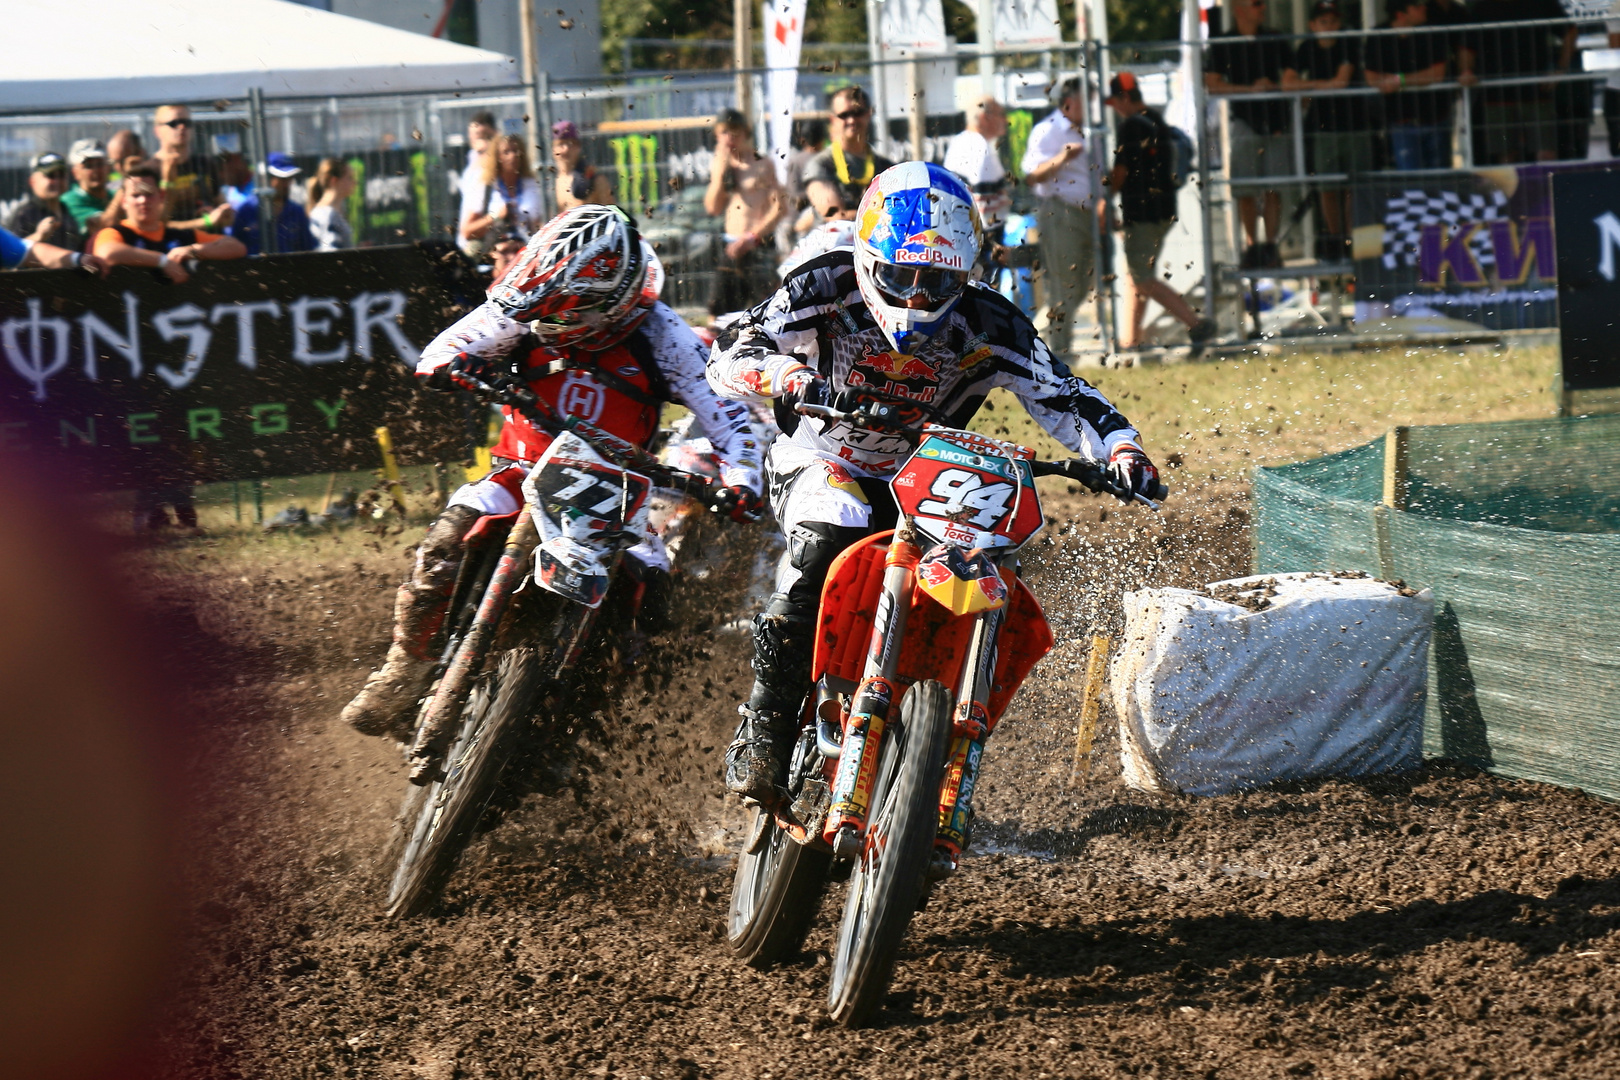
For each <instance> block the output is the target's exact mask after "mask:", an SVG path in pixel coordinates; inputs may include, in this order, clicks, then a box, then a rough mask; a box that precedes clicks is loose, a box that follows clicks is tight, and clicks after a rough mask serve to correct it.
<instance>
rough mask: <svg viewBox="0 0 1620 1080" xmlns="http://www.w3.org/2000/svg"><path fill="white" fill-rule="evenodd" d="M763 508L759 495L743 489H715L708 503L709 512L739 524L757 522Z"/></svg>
mask: <svg viewBox="0 0 1620 1080" xmlns="http://www.w3.org/2000/svg"><path fill="white" fill-rule="evenodd" d="M764 506H765V503H764V501H763V500H762V499H761V498H760V497H759V493H758V492H756V491H752V490H750V489H748V488H745V487H722V488H717V489H715V492H714V496H713V498H711V499H710V501H709V509H710V510H712V511H714V512H715V513H716V514H724V515H726V516H727V517H729V518H730V519H731V520H732V521H736V522H739V523H745V522H749V521H758V520H759V515H760V512H761V511H762V510H763V509H764Z"/></svg>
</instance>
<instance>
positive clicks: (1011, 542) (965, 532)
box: [890, 432, 1046, 550]
mask: <svg viewBox="0 0 1620 1080" xmlns="http://www.w3.org/2000/svg"><path fill="white" fill-rule="evenodd" d="M1030 456H1032V455H1031V454H1030V453H1029V452H1028V451H1026V450H1024V449H1023V448H1022V447H1014V446H1011V445H1009V444H1004V443H991V442H989V441H988V440H982V439H980V438H978V437H976V436H974V435H973V434H972V433H971V432H962V433H960V435H958V434H957V433H951V434H949V435H945V434H938V433H936V434H931V435H929V436H928V437H927V438H926V439H924V440H923V442H922V445H920V446H918V447H917V450H916V452H915V453H914V454H912V455H911V457H909V458H907V459H906V462H905V464H904V465H902V466H900V471H899V472H898V473H896V474H895V477H894V479H893V480H892V481H890V484H891V486H892V487H893V488H894V499H895V502H896V503H898V504H899V506H900V509H901V510H902V511H903V512H905V513H907V514H910V515H911V516H912V518H913V519H914V520H915V521H916V523H917V528H918V530H920V531H921V532H922V533H923V534H924V535H926V536H928V537H930V538H932V539H933V540H935V541H937V542H940V543H946V544H956V545H960V546H962V547H967V548H986V549H990V548H995V549H1001V550H1011V549H1015V548H1019V547H1022V546H1023V545H1024V543H1025V542H1026V541H1028V540H1029V538H1030V537H1032V536H1034V535H1035V534H1036V533H1037V532H1039V531H1040V529H1041V526H1042V525H1043V524H1045V521H1046V519H1045V518H1044V517H1043V516H1042V514H1041V502H1040V497H1039V496H1038V495H1036V493H1035V476H1034V473H1033V472H1032V471H1031V470H1030V465H1029V457H1030Z"/></svg>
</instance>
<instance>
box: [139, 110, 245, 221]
mask: <svg viewBox="0 0 1620 1080" xmlns="http://www.w3.org/2000/svg"><path fill="white" fill-rule="evenodd" d="M152 125H153V127H154V128H155V129H156V131H157V137H158V152H157V153H156V154H155V155H154V156H153V158H152V164H153V165H154V166H156V167H157V169H158V171H159V172H160V174H161V175H162V177H163V199H164V202H165V204H166V210H165V213H166V214H167V215H168V217H169V224H170V227H171V228H175V229H201V230H203V231H204V232H217V231H218V230H220V229H223V228H224V227H225V226H227V225H229V224H230V223H231V220H232V219H233V218H234V217H235V216H236V211H234V210H232V209H231V204H230V203H228V202H225V201H224V200H222V199H220V197H219V191H218V187H217V185H216V181H215V177H214V174H213V169H212V168H211V162H209V161H208V159H207V158H204V157H202V156H200V155H193V154H192V152H191V128H192V123H191V110H190V109H188V108H186V107H185V106H184V105H162V106H159V107H158V110H157V112H156V113H155V114H153V117H152Z"/></svg>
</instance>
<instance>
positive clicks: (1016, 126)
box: [1007, 109, 1035, 179]
mask: <svg viewBox="0 0 1620 1080" xmlns="http://www.w3.org/2000/svg"><path fill="white" fill-rule="evenodd" d="M1034 126H1035V122H1034V121H1033V120H1031V119H1030V116H1029V110H1028V109H1014V110H1012V111H1011V112H1009V113H1008V114H1007V157H1008V158H1009V159H1010V160H1011V161H1012V171H1013V175H1014V176H1016V177H1018V178H1019V179H1023V176H1024V165H1023V161H1024V148H1025V147H1027V146H1028V145H1029V133H1030V131H1031V129H1033V128H1034Z"/></svg>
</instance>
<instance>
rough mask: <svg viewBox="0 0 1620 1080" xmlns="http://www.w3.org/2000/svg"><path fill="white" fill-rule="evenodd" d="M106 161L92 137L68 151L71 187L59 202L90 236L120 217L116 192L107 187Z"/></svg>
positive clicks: (103, 151) (121, 214) (74, 221)
mask: <svg viewBox="0 0 1620 1080" xmlns="http://www.w3.org/2000/svg"><path fill="white" fill-rule="evenodd" d="M107 164H108V163H107V151H106V149H105V148H104V147H103V146H102V145H101V144H100V143H99V142H97V141H96V140H94V139H80V140H79V141H78V142H76V143H74V144H73V147H72V148H71V149H70V150H68V166H69V167H70V168H71V169H72V170H73V186H72V187H70V188H68V189H67V191H66V192H64V193H63V195H62V205H63V207H65V208H66V209H67V212H68V213H69V214H70V215H72V217H73V223H74V225H76V226H78V229H79V233H80V235H82V236H94V235H95V234H96V232H97V231H98V230H100V229H104V228H106V227H107V226H108V225H111V224H113V223H114V222H116V221H117V220H118V219H119V218H120V217H122V216H123V213H124V208H123V204H122V203H121V202H120V201H119V199H118V193H117V192H114V191H110V190H108V188H107V172H108V169H107Z"/></svg>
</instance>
